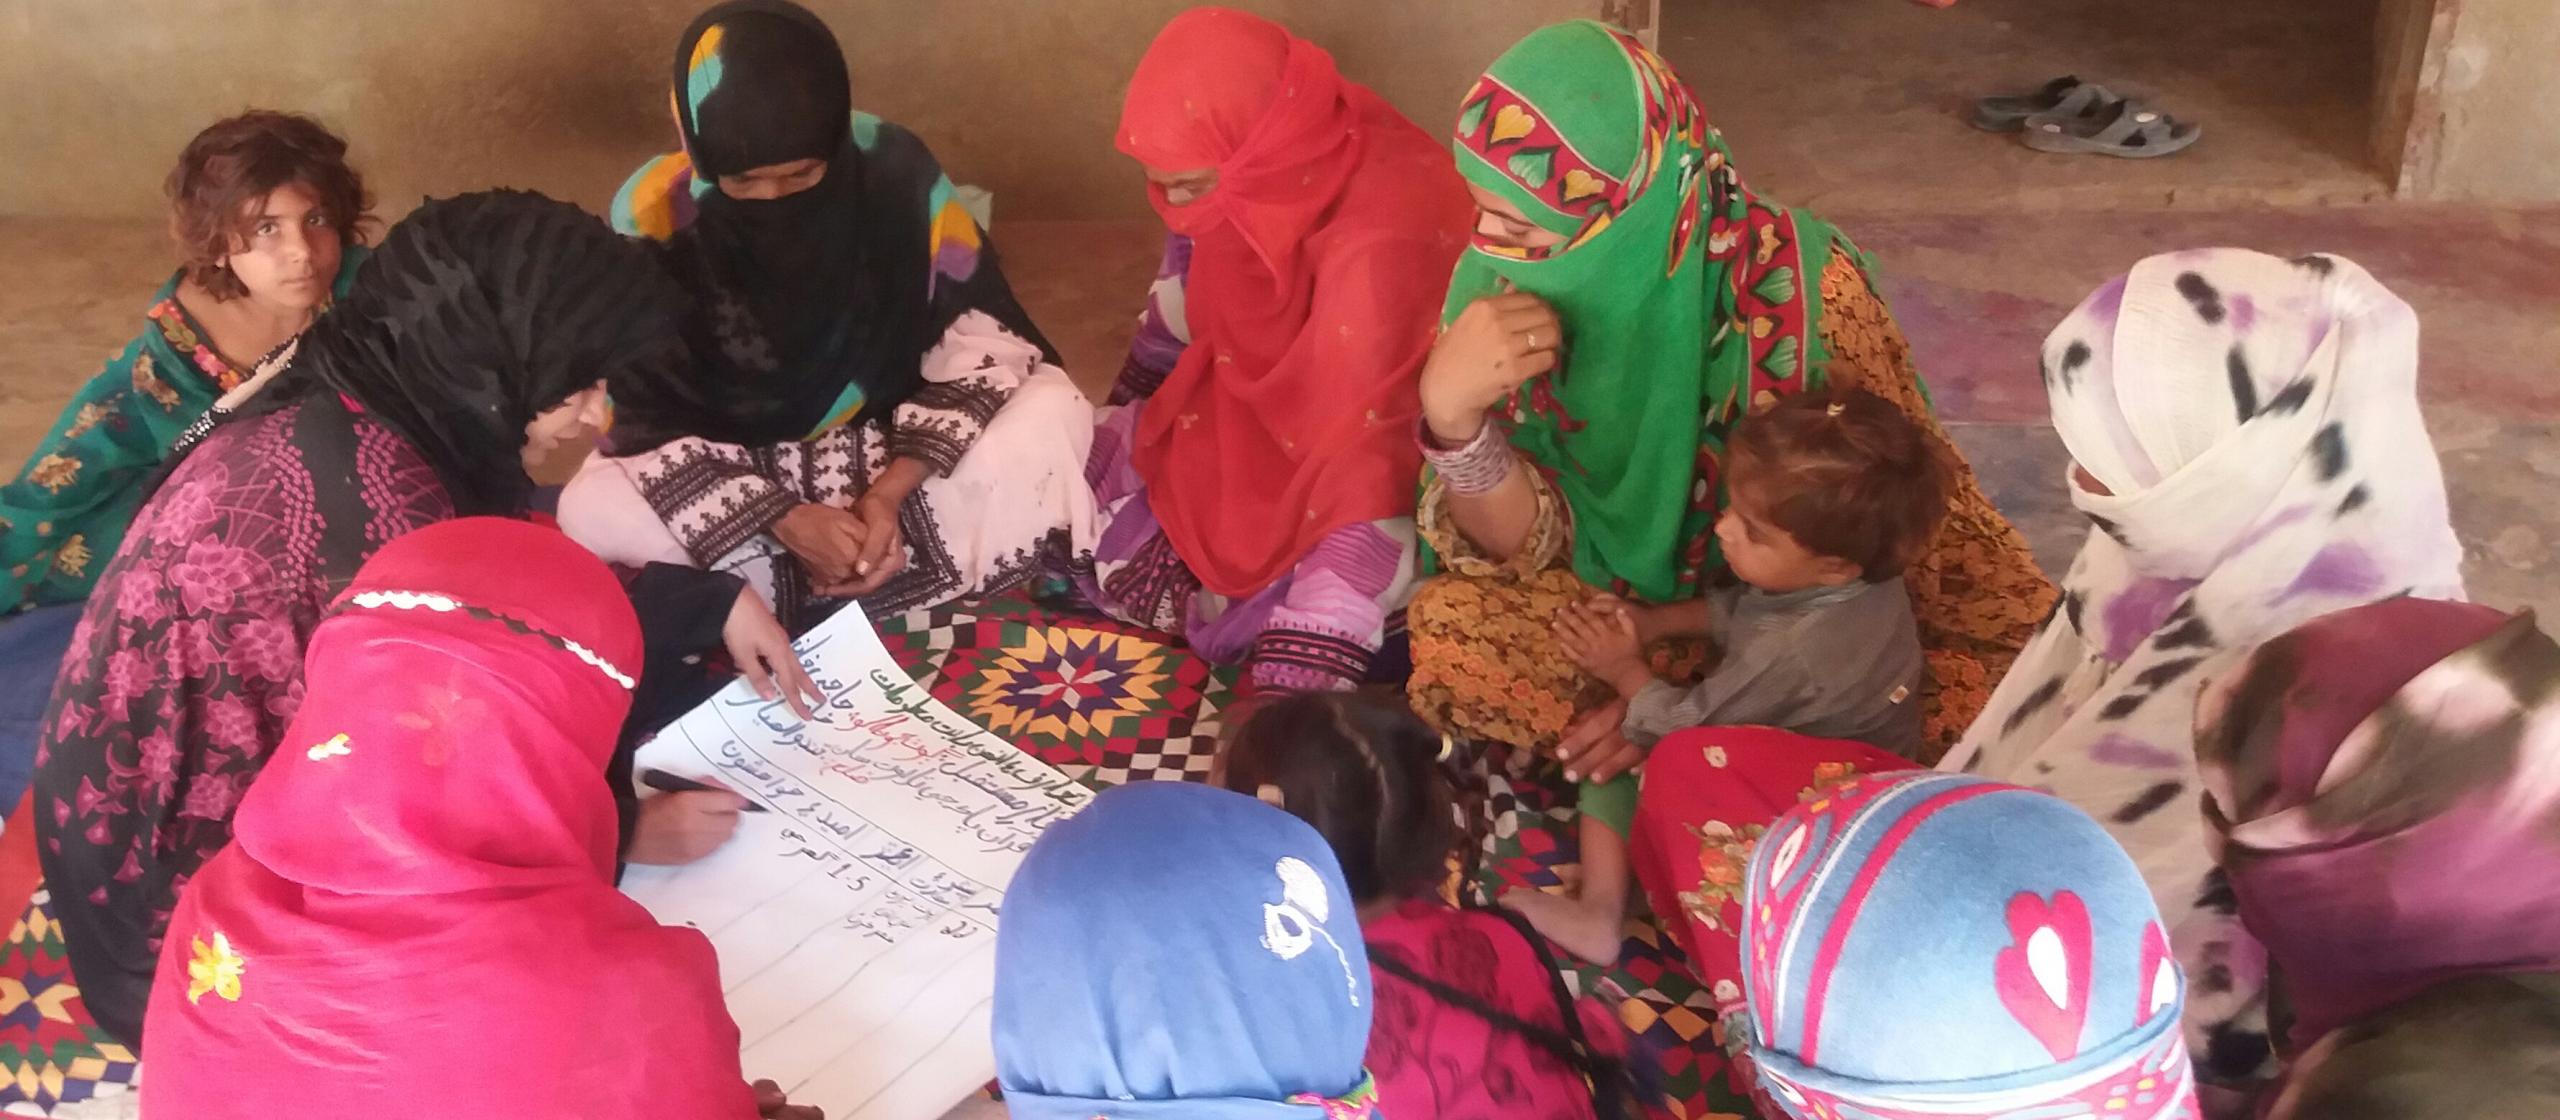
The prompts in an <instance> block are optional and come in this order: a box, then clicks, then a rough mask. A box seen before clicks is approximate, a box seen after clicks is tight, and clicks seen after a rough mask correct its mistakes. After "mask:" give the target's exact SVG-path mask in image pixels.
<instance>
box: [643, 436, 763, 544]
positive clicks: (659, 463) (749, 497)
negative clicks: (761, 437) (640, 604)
mask: <svg viewBox="0 0 2560 1120" xmlns="http://www.w3.org/2000/svg"><path fill="white" fill-rule="evenodd" d="M757 459H758V456H757V454H756V451H755V449H753V448H747V447H740V446H737V445H735V444H727V443H713V442H711V441H710V440H707V439H700V438H696V437H687V438H684V439H680V440H676V441H674V442H672V443H669V444H667V445H666V446H665V447H662V448H659V449H658V450H657V451H655V452H653V453H651V454H648V455H645V456H635V457H634V459H633V460H627V461H635V462H637V464H638V469H637V470H636V471H635V472H634V473H635V474H636V475H637V476H638V477H637V481H638V483H639V486H640V496H641V497H643V498H646V499H647V500H648V502H649V508H650V509H652V510H655V511H657V514H658V516H659V518H660V519H662V520H664V521H665V522H666V523H667V531H668V532H670V533H673V534H674V535H675V538H676V540H677V542H678V543H680V544H682V545H684V548H685V551H686V552H687V553H689V554H691V555H692V557H693V559H694V562H695V563H697V564H700V565H702V566H704V567H709V566H711V565H712V564H714V563H717V562H718V561H719V560H720V558H721V557H723V556H727V555H728V554H729V553H730V552H732V551H735V550H736V549H737V547H738V546H739V545H742V544H745V543H747V540H748V538H751V537H753V536H755V535H756V534H758V533H761V532H764V531H765V530H767V529H770V528H772V527H773V523H774V522H776V521H778V520H781V518H782V515H783V514H786V513H789V512H791V510H792V509H793V508H794V507H796V506H798V505H799V504H800V498H799V496H798V495H797V494H794V493H793V492H792V491H790V490H789V489H787V488H785V487H783V486H782V485H781V484H779V483H777V482H775V481H774V480H773V479H771V478H768V477H766V476H765V473H764V471H763V469H762V468H761V467H760V465H759V464H758V462H757Z"/></svg>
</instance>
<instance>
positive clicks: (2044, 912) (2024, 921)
mask: <svg viewBox="0 0 2560 1120" xmlns="http://www.w3.org/2000/svg"><path fill="white" fill-rule="evenodd" d="M2008 920H2009V944H2008V945H2007V946H2006V947H2005V948H2002V949H2001V950H2000V955H1999V956H1998V957H1997V958H1996V959H1994V960H1993V962H1992V966H1991V967H1992V977H1993V979H1994V981H1995V982H1996V983H1997V985H1998V987H1999V990H2000V1004H2001V1006H2003V1007H2006V1008H2008V1009H2009V1014H2010V1015H2011V1016H2013V1017H2015V1018H2016V1019H2017V1020H2018V1025H2020V1026H2023V1027H2025V1028H2027V1033H2029V1034H2032V1035H2034V1036H2036V1041H2038V1042H2041V1043H2043V1044H2044V1048H2045V1050H2046V1052H2048V1053H2050V1054H2052V1055H2053V1060H2055V1061H2057V1062H2061V1061H2069V1060H2070V1059H2071V1058H2072V1057H2073V1056H2074V1055H2077V1054H2078V1053H2079V1052H2080V1029H2081V1027H2082V1026H2083V1025H2085V1024H2086V1023H2087V1022H2088V1021H2089V968H2090V961H2089V955H2090V954H2089V940H2090V939H2089V908H2088V907H2087V906H2086V905H2084V904H2082V903H2081V901H2080V896H2079V895H2076V894H2073V893H2071V892H2070V891H2058V892H2055V894H2054V896H2053V901H2052V902H2049V903H2048V902H2046V901H2045V900H2044V897H2043V896H2041V895H2038V894H2035V893H2033V892H2031V891H2021V892H2019V893H2018V894H2015V895H2012V896H2010V899H2009V912H2008Z"/></svg>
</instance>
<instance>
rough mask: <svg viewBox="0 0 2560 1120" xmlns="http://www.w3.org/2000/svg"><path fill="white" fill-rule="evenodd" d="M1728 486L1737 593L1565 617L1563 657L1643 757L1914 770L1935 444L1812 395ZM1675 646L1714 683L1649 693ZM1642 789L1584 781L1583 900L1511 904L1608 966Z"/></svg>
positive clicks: (1763, 425)
mask: <svg viewBox="0 0 2560 1120" xmlns="http://www.w3.org/2000/svg"><path fill="white" fill-rule="evenodd" d="M1725 470H1726V502H1725V508H1724V514H1723V516H1722V517H1721V518H1719V519H1718V520H1717V522H1716V540H1717V542H1718V544H1720V545H1721V546H1722V549H1723V553H1724V559H1725V563H1726V564H1727V565H1728V566H1730V567H1731V568H1732V569H1733V574H1734V576H1735V578H1736V579H1738V580H1739V581H1740V583H1739V585H1737V586H1733V587H1728V588H1723V589H1719V590H1717V591H1713V592H1710V593H1709V594H1707V595H1706V596H1705V597H1703V598H1699V599H1693V600H1689V601H1686V602H1679V603H1668V604H1661V605H1656V606H1647V605H1640V604H1634V603H1628V602H1624V601H1622V600H1619V599H1617V598H1614V597H1611V596H1600V597H1597V598H1594V599H1592V600H1590V601H1588V602H1585V603H1582V604H1579V605H1577V606H1573V607H1567V608H1565V610H1564V611H1563V612H1561V613H1560V614H1559V616H1558V617H1557V619H1556V624H1555V633H1556V639H1557V641H1558V642H1560V643H1561V644H1562V645H1563V648H1564V650H1565V652H1566V653H1567V654H1568V655H1569V656H1571V657H1572V658H1573V659H1574V662H1575V663H1576V664H1578V665H1580V666H1581V667H1582V669H1583V671H1584V672H1586V673H1589V674H1590V675H1591V676H1593V677H1595V678H1598V679H1599V680H1600V681H1602V682H1604V683H1606V684H1607V685H1608V686H1609V687H1610V688H1611V689H1613V690H1615V691H1616V693H1617V694H1618V696H1619V697H1620V698H1621V699H1623V700H1624V701H1626V716H1625V719H1624V722H1623V724H1622V726H1621V728H1620V730H1621V732H1622V733H1623V734H1624V735H1625V737H1626V739H1627V740H1628V742H1630V743H1632V744H1634V745H1636V746H1639V747H1650V746H1651V745H1652V744H1653V743H1654V741H1656V740H1658V739H1660V738H1662V737H1663V736H1664V735H1668V734H1670V733H1671V732H1674V731H1678V730H1682V729H1684V728H1690V727H1699V726H1706V725H1733V726H1742V725H1752V726H1767V727H1775V728H1779V729H1781V730H1785V731H1792V732H1796V733H1798V734H1803V735H1811V736H1816V737H1820V738H1826V739H1852V740H1856V741H1859V742H1864V743H1868V744H1870V745H1873V746H1875V747H1877V748H1879V749H1881V750H1887V751H1891V752H1893V753H1895V754H1898V755H1902V756H1903V757H1906V758H1908V757H1912V756H1913V755H1914V754H1915V753H1916V752H1917V751H1918V750H1919V748H1920V742H1921V710H1920V709H1921V706H1920V686H1921V674H1922V672H1923V671H1924V669H1925V664H1924V662H1923V661H1922V658H1921V653H1920V636H1919V627H1918V624H1917V622H1916V621H1915V620H1914V619H1913V617H1912V614H1911V599H1910V596H1909V595H1908V594H1907V593H1905V591H1904V590H1903V586H1902V578H1901V577H1902V570H1903V568H1904V567H1906V566H1907V565H1909V564H1910V563H1911V561H1912V560H1914V559H1915V558H1917V557H1918V556H1919V555H1920V554H1921V552H1922V551H1923V550H1925V549H1926V548H1927V547H1928V545H1929V540H1930V538H1931V537H1932V536H1934V535H1935V534H1936V533H1937V530H1938V523H1939V522H1940V521H1942V520H1944V519H1945V517H1946V511H1947V502H1948V496H1949V492H1950V490H1951V488H1952V486H1953V477H1954V476H1953V471H1952V469H1951V468H1950V467H1949V465H1948V464H1947V462H1946V460H1945V459H1944V458H1943V457H1942V453H1941V452H1940V451H1939V450H1938V446H1937V444H1936V442H1935V441H1933V440H1931V439H1930V438H1929V435H1928V433H1926V432H1924V431H1922V430H1921V429H1920V427H1919V426H1918V425H1917V424H1914V423H1913V422H1912V421H1911V419H1910V418H1909V417H1907V416H1905V415H1904V414H1903V413H1902V411H1901V410H1900V409H1897V408H1895V407H1894V406H1893V405H1891V404H1888V403H1886V402H1885V401H1883V400H1882V399H1879V398H1877V397H1874V396H1872V395H1869V394H1867V393H1863V392H1857V391H1854V390H1851V391H1835V392H1822V393H1803V394H1798V395H1796V396H1792V397H1788V398H1786V399H1784V400H1781V401H1779V402H1778V403H1777V404H1775V405H1773V406H1771V407H1769V408H1768V409H1766V410H1765V411H1762V412H1758V413H1755V414H1753V415H1752V416H1751V417H1750V418H1749V419H1748V420H1746V421H1744V422H1743V424H1742V425H1741V426H1740V427H1739V429H1738V430H1737V431H1736V432H1735V434H1734V437H1733V441H1732V443H1731V445H1730V446H1728V447H1727V449H1726V452H1725ZM1668 638H1707V639H1710V640H1711V641H1712V642H1713V643H1714V644H1715V645H1717V646H1718V647H1720V649H1719V650H1718V658H1717V660H1716V662H1715V664H1714V669H1713V671H1712V672H1709V673H1708V674H1707V675H1706V677H1705V679H1703V680H1701V681H1699V682H1698V683H1696V684H1691V685H1683V684H1674V683H1672V682H1670V681H1665V680H1662V679H1660V678H1658V677H1656V676H1655V675H1654V673H1653V670H1652V669H1651V668H1650V667H1649V666H1648V664H1647V662H1646V659H1645V653H1644V650H1645V647H1646V646H1647V645H1648V644H1650V643H1652V642H1655V641H1660V640H1663V639H1668ZM1637 790H1638V785H1637V776H1636V774H1635V773H1634V772H1628V773H1625V774H1620V775H1618V776H1617V777H1615V778H1613V779H1611V780H1609V781H1607V782H1605V783H1594V782H1591V781H1588V780H1585V781H1584V782H1583V785H1582V791H1581V804H1580V810H1581V816H1582V820H1581V825H1580V836H1581V847H1582V887H1581V893H1580V894H1579V895H1578V896H1575V897H1570V898H1568V897H1563V896H1559V895H1549V894H1543V893H1539V892H1535V891H1515V892H1512V893H1510V894H1508V895H1505V896H1504V897H1503V900H1502V902H1503V905H1505V906H1508V907H1511V908H1512V909H1515V910H1518V911H1519V912H1520V913H1522V914H1523V915H1525V916H1527V917H1528V919H1529V921H1530V923H1531V924H1532V925H1534V926H1536V927H1537V928H1538V930H1539V932H1541V933H1544V934H1546V935H1547V936H1548V937H1549V938H1551V939H1553V940H1554V941H1555V942H1556V944H1558V945H1561V946H1563V947H1564V948H1565V949H1566V951H1568V952H1571V953H1573V954H1574V955H1575V956H1578V957H1582V958H1583V959H1585V960H1589V961H1593V962H1596V963H1600V964H1608V963H1611V962H1613V961H1615V960H1616V959H1617V956H1618V950H1619V945H1620V943H1621V940H1622V937H1621V929H1620V927H1621V926H1622V925H1623V924H1624V922H1625V912H1626V900H1627V886H1628V880H1629V878H1630V875H1629V872H1628V865H1627V831H1628V828H1629V826H1630V825H1631V824H1632V823H1633V822H1634V818H1635V810H1636V794H1637Z"/></svg>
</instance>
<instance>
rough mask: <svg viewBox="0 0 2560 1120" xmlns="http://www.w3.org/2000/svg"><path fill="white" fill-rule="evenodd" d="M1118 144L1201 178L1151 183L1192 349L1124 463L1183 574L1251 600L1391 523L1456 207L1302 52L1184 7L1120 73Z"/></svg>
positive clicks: (1371, 102) (1431, 168) (1435, 161)
mask: <svg viewBox="0 0 2560 1120" xmlns="http://www.w3.org/2000/svg"><path fill="white" fill-rule="evenodd" d="M1120 150H1121V151H1123V152H1126V153H1128V154H1129V155H1131V156H1134V157H1136V158H1137V159H1138V161H1139V162H1141V163H1144V164H1146V165H1147V166H1148V167H1151V168H1154V169H1156V170H1159V171H1190V170H1196V169H1200V168H1215V169H1216V170H1217V172H1218V184H1217V186H1216V188H1215V189H1213V190H1212V191H1211V192H1210V193H1209V195H1208V196H1207V197H1205V198H1202V199H1199V200H1197V201H1195V202H1193V203H1191V204H1190V205H1188V206H1175V205H1172V204H1171V203H1169V202H1167V201H1166V200H1165V197H1164V191H1163V189H1162V188H1153V187H1151V188H1150V193H1151V194H1152V195H1153V197H1154V200H1155V205H1156V211H1157V212H1158V213H1160V214H1162V215H1163V216H1164V220H1165V224H1166V225H1168V226H1170V227H1172V228H1173V230H1174V232H1176V233H1180V234H1184V235H1187V236H1189V237H1190V238H1191V239H1192V243H1193V244H1192V251H1191V252H1192V255H1191V271H1190V274H1189V276H1188V277H1187V278H1186V288H1185V292H1184V306H1185V313H1186V316H1187V318H1188V319H1189V321H1190V325H1191V335H1192V337H1191V345H1190V347H1189V348H1188V349H1186V350H1184V351H1183V353H1182V360H1181V362H1180V363H1179V364H1177V365H1176V366H1175V367H1174V369H1173V372H1172V373H1171V374H1169V375H1168V376H1167V377H1166V378H1165V382H1164V386H1163V388H1161V389H1159V390H1157V392H1156V395H1155V397H1154V398H1153V399H1152V400H1150V401H1149V402H1148V404H1147V409H1146V413H1145V415H1144V416H1143V417H1142V418H1141V420H1140V423H1139V426H1138V435H1137V447H1136V450H1135V455H1134V460H1135V464H1136V466H1137V469H1138V473H1139V475H1140V477H1142V478H1144V479H1145V480H1146V483H1147V494H1148V501H1149V503H1150V505H1151V506H1152V507H1153V509H1154V512H1155V515H1156V517H1157V518H1158V519H1159V520H1160V521H1162V522H1163V523H1164V527H1165V532H1166V533H1167V534H1168V535H1169V536H1170V537H1171V538H1172V540H1173V543H1174V547H1175V549H1176V550H1177V551H1178V552H1180V554H1181V555H1182V558H1183V559H1184V561H1186V562H1187V563H1189V564H1190V566H1191V569H1192V571H1193V572H1194V573H1196V574H1198V575H1199V577H1200V579H1201V582H1202V583H1204V584H1206V585H1207V586H1208V588H1209V589H1210V590H1212V591H1216V592H1218V593H1220V594H1224V595H1231V596H1245V595H1251V594H1253V593H1255V592H1258V591H1260V590H1262V589H1263V588H1264V587H1267V586H1269V585H1270V584H1271V582H1272V581H1274V580H1276V579H1278V578H1279V577H1280V576H1282V575H1283V574H1285V573H1287V572H1288V571H1289V569H1290V568H1291V567H1293V566H1294V565H1295V564H1296V563H1297V561H1298V558H1299V557H1300V556H1302V555H1304V554H1305V553H1306V552H1307V550H1308V549H1309V548H1312V547H1313V546H1314V545H1315V543H1316V542H1317V541H1319V540H1321V539H1323V538H1324V536H1325V535H1326V534H1328V533H1331V532H1333V531H1334V530H1336V529H1340V528H1342V527H1344V526H1346V525H1356V524H1359V523H1361V522H1364V521H1375V520H1378V519H1380V518H1386V517H1393V516H1397V515H1399V514H1409V513H1411V512H1412V510H1413V497H1414V484H1415V479H1416V477H1417V476H1418V475H1419V473H1420V471H1421V458H1420V453H1419V452H1418V451H1416V449H1415V446H1414V439H1413V424H1414V419H1415V417H1416V416H1417V415H1418V414H1419V413H1420V411H1421V401H1420V398H1419V396H1418V395H1417V393H1416V391H1415V387H1414V384H1415V379H1416V377H1417V375H1418V374H1419V373H1420V371H1421V369H1422V360H1423V358H1424V356H1425V355H1427V354H1428V353H1429V352H1430V349H1431V342H1432V338H1433V331H1434V329H1435V328H1436V327H1437V325H1438V323H1439V319H1440V301H1441V297H1442V295H1443V294H1444V293H1445V292H1446V291H1447V289H1448V285H1449V271H1450V268H1451V267H1452V266H1453V265H1454V264H1455V263H1456V261H1457V257H1458V252H1459V250H1460V249H1462V248H1464V247H1465V244H1466V230H1467V223H1468V219H1469V216H1470V213H1471V211H1470V209H1469V204H1468V201H1467V193H1466V187H1465V185H1464V184H1463V183H1462V182H1460V180H1459V179H1458V173H1457V171H1456V169H1455V168H1454V167H1453V166H1452V164H1451V162H1450V159H1449V153H1448V150H1447V148H1446V147H1445V146H1443V144H1442V143H1441V142H1440V141H1439V140H1437V139H1435V138H1434V137H1432V136H1431V135H1430V134H1428V133H1425V132H1423V131H1422V130H1421V129H1420V128H1417V127H1415V126H1414V124H1413V122H1411V121H1408V120H1406V119H1404V117H1403V116H1401V115H1400V114H1398V113H1397V112H1396V111H1395V109H1394V108H1393V107H1391V106H1389V105H1388V104H1387V103H1386V102H1385V101H1383V100H1381V99H1380V98H1379V97H1378V95H1376V94H1374V93H1371V92H1369V91H1368V90H1367V89H1365V88H1363V87H1361V86H1359V85H1356V84H1353V83H1351V82H1348V81H1345V80H1343V78H1342V75H1341V74H1340V73H1339V72H1338V71H1336V70H1335V69H1334V65H1333V57H1332V56H1331V55H1328V54H1326V53H1325V52H1324V50H1323V48H1320V47H1318V46H1316V45H1315V44H1313V43H1309V42H1307V41H1305V40H1303V39H1298V38H1295V37H1293V36H1291V35H1290V34H1289V33H1288V32H1287V31H1286V30H1283V29H1282V28H1281V27H1280V26H1279V25H1277V24H1274V23H1272V22H1271V21H1269V20H1266V19H1263V18H1261V17H1259V16H1252V15H1247V14H1245V13H1243V12H1237V11H1230V10H1227V9H1223V8H1198V9H1194V10H1192V11H1189V12H1186V13H1184V14H1182V15H1180V16H1177V17H1175V18H1174V20H1173V22H1172V23H1170V24H1167V25H1166V26H1165V29H1164V32H1163V33H1162V34H1160V35H1158V36H1156V41H1155V45H1154V46H1152V47H1150V48H1148V50H1147V56H1146V58H1145V60H1144V61H1142V62H1140V63H1139V64H1138V73H1137V76H1136V77H1135V78H1134V79H1132V80H1131V81H1130V83H1129V99H1128V101H1127V103H1126V104H1125V105H1124V106H1123V107H1122V109H1121V116H1120Z"/></svg>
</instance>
